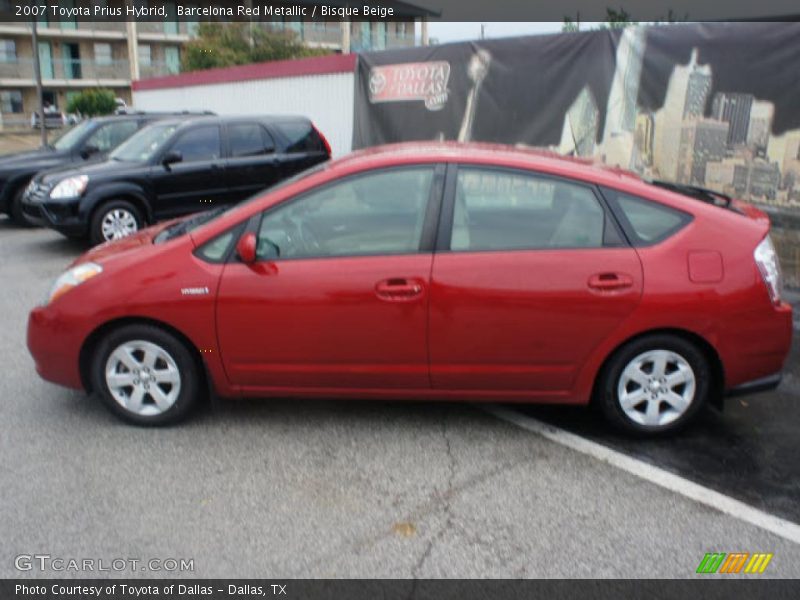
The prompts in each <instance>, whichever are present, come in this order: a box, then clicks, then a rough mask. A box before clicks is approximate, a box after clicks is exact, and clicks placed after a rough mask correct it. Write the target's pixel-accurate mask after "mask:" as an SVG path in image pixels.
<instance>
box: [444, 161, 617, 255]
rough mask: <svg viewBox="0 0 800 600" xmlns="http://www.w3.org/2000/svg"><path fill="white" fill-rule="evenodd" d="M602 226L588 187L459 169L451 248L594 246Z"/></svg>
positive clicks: (602, 215) (598, 242)
mask: <svg viewBox="0 0 800 600" xmlns="http://www.w3.org/2000/svg"><path fill="white" fill-rule="evenodd" d="M605 225H606V217H605V212H604V211H603V208H602V206H601V205H600V203H599V201H598V200H597V198H596V197H595V195H594V193H593V192H592V191H591V190H590V189H589V188H587V187H584V186H581V185H577V184H571V183H567V182H564V181H558V180H554V179H547V178H543V177H537V176H535V175H527V174H520V173H508V172H503V171H497V170H484V169H473V168H460V169H459V171H458V178H457V184H456V201H455V207H454V212H453V233H452V238H451V241H450V247H451V249H452V250H461V251H478V250H521V249H536V248H597V247H600V246H602V245H603V233H604V229H605Z"/></svg>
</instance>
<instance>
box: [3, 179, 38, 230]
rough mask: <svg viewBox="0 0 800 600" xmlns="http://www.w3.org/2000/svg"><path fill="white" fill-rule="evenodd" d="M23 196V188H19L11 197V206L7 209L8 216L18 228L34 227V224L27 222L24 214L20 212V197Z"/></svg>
mask: <svg viewBox="0 0 800 600" xmlns="http://www.w3.org/2000/svg"><path fill="white" fill-rule="evenodd" d="M24 195H25V186H24V185H23V186H20V188H19V189H18V190H16V191H15V192H14V195H13V196H11V204H10V205H9V207H8V216H9V217H11V220H12V221H13V222H14V224H15V225H18V226H20V227H34V226H35V224H34V223H31V222H30V221H29V220H28V217H26V216H25V213H24V212H22V197H23V196H24Z"/></svg>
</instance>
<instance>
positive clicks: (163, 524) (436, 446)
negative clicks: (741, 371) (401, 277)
mask: <svg viewBox="0 0 800 600" xmlns="http://www.w3.org/2000/svg"><path fill="white" fill-rule="evenodd" d="M81 250H82V248H81V246H80V245H79V244H76V243H74V242H69V241H67V240H65V239H64V238H62V237H60V236H59V235H58V234H55V233H53V232H50V231H45V230H25V229H17V228H15V227H13V226H12V225H11V224H10V223H8V221H6V220H3V219H2V218H0V281H1V282H2V284H0V365H2V371H1V372H2V374H3V376H2V378H0V398H2V400H3V402H2V403H1V404H0V457H1V458H0V489H2V494H0V536H1V537H2V540H3V544H2V550H1V551H0V577H18V576H22V577H33V576H36V577H59V576H86V575H89V576H91V575H100V576H106V575H120V576H131V575H137V576H145V577H148V576H149V577H153V576H163V575H169V576H173V575H176V576H193V577H274V578H291V577H387V578H396V577H399V578H403V577H412V576H416V577H464V578H473V577H690V576H693V575H694V573H695V569H696V568H697V565H698V564H699V562H700V560H701V559H702V558H703V555H704V554H705V553H706V552H737V551H743V552H771V553H774V558H773V559H772V562H771V563H770V565H769V568H768V570H767V571H766V572H765V574H764V576H772V577H795V578H796V577H800V545H798V544H797V543H796V542H793V541H790V540H789V539H786V537H781V536H779V535H776V534H774V533H771V532H769V531H767V530H765V529H763V528H761V527H759V526H756V525H753V524H751V523H750V522H746V521H744V520H742V519H740V518H737V517H736V516H731V515H729V514H725V513H723V512H720V511H718V510H715V509H714V508H712V507H710V506H708V505H707V504H702V503H698V502H696V501H694V500H691V499H689V498H688V497H686V496H684V495H682V494H680V493H676V492H674V491H670V490H667V489H664V488H663V487H660V486H658V485H655V484H654V483H652V482H651V481H648V480H647V479H643V478H641V477H638V476H635V475H633V474H631V473H630V472H627V471H624V470H621V469H618V468H617V467H615V466H613V465H612V464H609V463H608V462H605V461H603V460H598V459H597V458H594V457H592V456H590V455H587V454H585V453H582V452H578V451H576V450H574V449H571V448H569V447H565V446H563V445H561V444H558V443H555V442H553V441H551V440H549V439H546V438H545V437H542V436H540V435H537V434H536V433H533V432H531V431H528V430H526V429H523V428H520V427H516V426H514V425H513V424H511V423H508V422H507V421H504V420H501V419H498V418H497V417H496V416H494V415H493V414H490V413H489V412H487V411H485V410H484V409H483V408H482V407H479V406H473V405H468V404H432V403H431V404H425V403H402V402H394V403H385V402H375V403H367V402H301V401H262V402H259V401H247V402H245V401H237V402H227V403H223V404H222V405H220V406H217V407H213V408H209V409H207V410H205V411H203V412H202V413H201V414H199V415H198V416H197V417H196V418H195V419H193V420H192V421H191V422H189V423H188V424H186V425H184V426H180V427H174V428H169V429H140V428H136V427H131V426H127V425H124V424H122V423H120V422H119V421H117V420H116V419H115V418H114V417H112V416H111V415H110V414H109V413H107V412H106V411H105V410H104V409H103V408H102V407H101V406H100V405H99V404H98V403H97V402H95V401H93V400H92V399H90V398H87V397H86V396H85V395H83V394H81V393H78V392H73V391H69V390H64V389H61V388H58V387H56V386H53V385H50V384H48V383H45V382H43V381H41V380H40V379H39V378H38V377H37V376H36V374H35V372H34V368H33V362H32V360H31V359H30V357H29V356H28V353H27V350H26V349H25V344H24V341H25V324H26V318H27V312H28V310H29V309H30V307H31V306H33V305H34V304H35V303H36V302H38V301H39V300H40V299H41V298H42V297H43V296H44V294H45V293H46V291H47V289H48V287H49V286H50V284H51V282H52V280H53V279H54V278H55V277H56V276H57V275H58V274H59V273H60V272H61V271H62V270H63V268H64V267H65V266H66V265H67V263H68V262H70V261H71V260H72V258H73V257H75V256H77V255H78V254H79V253H80V252H81ZM797 356H798V351H797V343H796V344H795V352H794V354H793V360H794V366H793V369H794V370H792V371H791V373H790V377H788V378H787V381H786V382H785V383H784V385H783V386H782V388H780V389H779V390H778V391H777V392H775V393H771V394H763V395H761V396H757V397H753V398H745V399H743V400H741V401H740V400H734V401H732V404H729V409H730V410H726V412H725V413H723V414H722V415H718V414H715V413H711V412H709V413H708V414H705V415H703V417H702V418H701V420H700V422H699V423H698V424H697V426H695V427H692V428H691V429H690V430H689V431H687V432H686V433H685V434H682V435H680V436H678V437H676V438H672V439H669V440H662V441H657V442H650V441H638V442H632V441H630V440H625V439H621V438H616V437H614V436H611V435H610V434H608V432H607V431H606V430H605V429H604V426H603V425H602V424H598V423H596V422H595V420H594V416H593V415H592V414H591V413H589V412H587V411H584V410H574V409H569V410H567V409H553V408H550V409H544V408H533V407H531V408H525V409H524V411H522V413H521V414H524V415H534V416H536V417H537V418H541V419H544V420H547V421H548V422H551V423H556V424H558V425H560V426H562V427H564V428H567V429H569V430H571V431H573V432H577V433H579V434H581V436H585V437H586V438H588V439H591V440H594V441H599V442H601V443H603V444H605V445H608V446H610V447H613V448H616V449H618V450H620V451H622V452H624V453H625V454H626V455H628V456H634V457H637V458H641V459H642V460H643V461H644V462H645V463H651V464H655V465H657V466H660V467H662V468H665V469H666V470H668V471H671V472H673V473H677V474H679V475H682V476H684V477H687V478H688V479H690V480H692V481H694V482H696V483H700V484H702V485H705V486H708V487H710V488H712V489H714V490H716V491H719V492H722V493H724V494H726V495H730V496H733V497H735V498H738V499H741V500H743V501H745V502H747V503H748V504H750V505H752V506H755V507H757V508H759V509H761V510H763V511H765V512H767V513H770V514H774V515H777V516H780V517H783V518H784V519H788V520H790V521H793V522H798V521H800V512H798V508H797V507H798V505H799V504H800V487H798V485H799V484H798V481H800V478H798V474H799V471H798V463H797V460H798V459H797V456H796V454H797V453H796V439H797V433H796V432H797V431H798V428H800V417H798V415H800V403H798V400H800V389H799V388H800V384H799V383H798V382H800V373H798V372H797V367H796V365H797V363H798V362H799V361H797ZM37 553H38V554H49V555H50V556H52V557H63V558H67V559H69V558H77V559H83V558H94V559H103V560H105V561H111V560H113V559H115V558H126V559H138V560H140V561H148V560H149V559H162V560H163V559H167V558H178V559H192V560H193V567H194V568H193V571H185V572H169V573H164V572H152V571H148V570H146V571H142V572H140V569H136V570H130V569H127V570H123V571H121V572H119V573H116V572H104V573H75V572H53V571H45V572H42V571H38V570H37V569H32V570H30V571H24V572H20V571H18V570H17V569H16V568H15V566H14V564H15V557H17V556H18V555H20V554H37ZM140 564H141V563H140Z"/></svg>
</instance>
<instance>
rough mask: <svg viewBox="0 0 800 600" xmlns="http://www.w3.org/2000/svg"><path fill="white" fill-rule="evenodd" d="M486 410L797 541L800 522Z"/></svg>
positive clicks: (496, 409) (508, 413) (515, 415)
mask: <svg viewBox="0 0 800 600" xmlns="http://www.w3.org/2000/svg"><path fill="white" fill-rule="evenodd" d="M481 407H482V408H483V409H484V410H485V411H486V412H488V413H490V414H493V415H494V416H496V417H498V418H500V419H502V420H504V421H507V422H508V423H511V424H512V425H516V426H518V427H521V428H523V429H527V430H528V431H532V432H534V433H537V434H539V435H541V436H542V437H544V438H547V439H548V440H550V441H552V442H555V443H557V444H561V445H562V446H566V447H567V448H571V449H572V450H575V451H577V452H580V453H582V454H586V455H588V456H591V457H592V458H596V459H598V460H602V461H604V462H606V463H608V464H610V465H613V466H615V467H617V468H618V469H622V470H623V471H627V472H628V473H630V474H632V475H636V476H637V477H640V478H641V479H644V480H645V481H649V482H650V483H654V484H656V485H658V486H661V487H663V488H666V489H668V490H670V491H671V492H675V493H676V494H680V495H681V496H685V497H686V498H689V499H690V500H694V501H695V502H699V503H701V504H705V505H706V506H709V507H711V508H713V509H716V510H718V511H720V512H722V513H725V514H726V515H730V516H731V517H734V518H736V519H739V520H740V521H744V522H745V523H750V524H751V525H755V526H756V527H759V528H761V529H764V530H766V531H769V532H770V533H774V534H775V535H777V536H780V537H782V538H784V539H786V540H789V541H790V542H794V543H795V544H800V525H798V524H797V523H793V522H792V521H787V520H786V519H781V518H780V517H776V516H775V515H771V514H769V513H766V512H764V511H762V510H758V509H757V508H753V507H752V506H750V505H748V504H745V503H744V502H740V501H739V500H735V499H734V498H731V497H729V496H726V495H724V494H720V493H719V492H715V491H714V490H711V489H708V488H707V487H703V486H702V485H700V484H697V483H694V482H693V481H689V480H688V479H684V478H683V477H681V476H679V475H675V474H674V473H670V472H669V471H665V470H664V469H660V468H658V467H655V466H653V465H651V464H648V463H646V462H644V461H641V460H639V459H636V458H632V457H630V456H628V455H627V454H623V453H622V452H617V451H616V450H612V449H611V448H609V447H607V446H603V445H602V444H598V443H596V442H592V441H591V440H587V439H586V438H583V437H581V436H579V435H575V434H574V433H570V432H569V431H565V430H563V429H561V428H559V427H555V426H553V425H549V424H547V423H543V422H542V421H539V420H538V419H534V418H533V417H528V416H526V415H523V414H521V413H519V412H517V411H514V410H511V409H508V408H505V407H501V406H493V405H481Z"/></svg>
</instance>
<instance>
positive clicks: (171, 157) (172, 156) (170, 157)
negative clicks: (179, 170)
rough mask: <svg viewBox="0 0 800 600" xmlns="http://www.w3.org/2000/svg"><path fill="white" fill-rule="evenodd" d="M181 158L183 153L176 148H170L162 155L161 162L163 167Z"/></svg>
mask: <svg viewBox="0 0 800 600" xmlns="http://www.w3.org/2000/svg"><path fill="white" fill-rule="evenodd" d="M182 160H183V154H181V153H180V152H179V151H178V150H170V151H169V152H167V153H166V154H165V155H164V158H162V159H161V164H162V165H164V166H165V167H168V166H169V165H172V164H175V163H179V162H181V161H182Z"/></svg>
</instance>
